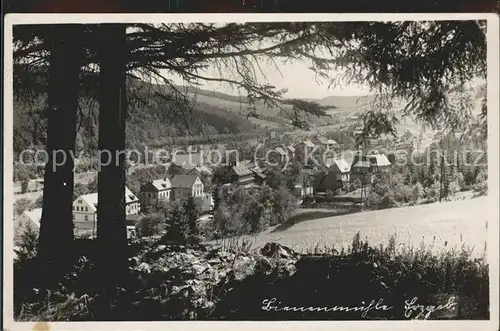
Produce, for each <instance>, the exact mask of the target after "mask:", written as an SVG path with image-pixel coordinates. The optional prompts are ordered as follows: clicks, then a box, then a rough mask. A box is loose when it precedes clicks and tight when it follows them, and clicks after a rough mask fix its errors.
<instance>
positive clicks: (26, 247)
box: [15, 226, 38, 262]
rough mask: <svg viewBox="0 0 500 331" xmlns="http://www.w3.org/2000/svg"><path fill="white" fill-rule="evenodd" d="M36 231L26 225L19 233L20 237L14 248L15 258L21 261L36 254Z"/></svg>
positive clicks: (29, 258)
mask: <svg viewBox="0 0 500 331" xmlns="http://www.w3.org/2000/svg"><path fill="white" fill-rule="evenodd" d="M37 246H38V233H37V232H36V231H35V230H34V229H33V228H32V227H31V226H27V227H26V228H25V230H24V231H23V232H22V234H21V238H20V240H19V243H18V245H17V248H16V249H15V253H16V256H17V260H18V261H19V262H23V261H26V260H31V259H33V258H34V257H35V256H36V254H37Z"/></svg>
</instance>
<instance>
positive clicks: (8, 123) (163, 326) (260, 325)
mask: <svg viewBox="0 0 500 331" xmlns="http://www.w3.org/2000/svg"><path fill="white" fill-rule="evenodd" d="M405 20H407V21H420V20H427V21H429V20H487V22H488V28H487V29H488V30H487V31H488V32H487V63H488V69H487V70H488V84H487V94H488V179H489V182H488V187H489V193H488V197H489V200H490V206H489V209H488V210H489V212H490V217H489V222H488V226H489V228H488V231H489V242H488V260H489V261H490V320H489V321H349V322H346V321H293V322H282V321H279V322H213V321H210V322H195V321H193V322H147V323H146V322H78V323H77V322H57V323H56V322H51V323H47V324H45V328H46V329H50V330H86V329H89V330H94V329H98V330H138V329H140V330H143V329H145V328H146V327H147V328H148V329H149V330H193V331H195V330H196V331H197V330H217V331H219V330H221V329H224V328H226V329H227V330H234V329H238V330H240V331H244V330H252V331H253V330H255V329H261V330H263V329H273V330H287V331H288V330H290V329H301V330H332V328H335V329H336V330H351V329H352V330H358V329H363V330H385V329H387V328H390V329H396V330H405V331H409V330H426V331H427V330H431V329H435V330H441V329H448V328H449V329H450V330H453V331H459V330H464V331H469V330H492V331H493V330H498V329H499V303H498V295H499V293H498V285H499V284H498V279H500V277H499V263H498V262H497V263H494V262H496V261H499V251H500V247H499V207H498V204H497V203H498V201H499V197H500V196H499V185H498V184H499V171H500V170H499V134H498V128H499V127H498V124H499V113H498V112H499V109H500V101H499V86H500V81H499V59H500V52H499V26H500V25H499V17H498V16H497V15H495V14H493V13H491V14H484V13H481V14H478V13H474V14H464V13H460V14H223V15H222V14H8V15H6V16H5V25H4V27H5V29H4V31H5V32H4V38H5V39H4V40H6V41H10V40H12V27H13V25H17V24H49V23H82V24H91V23H134V22H141V23H144V22H149V23H165V22H194V21H198V22H220V23H223V22H229V21H233V22H250V21H251V22H270V21H405ZM12 56H13V55H12V43H11V42H7V43H5V47H4V59H5V60H4V82H5V89H4V155H5V157H4V180H5V183H8V182H9V178H12V176H13V172H12V171H13V169H12V168H13V165H12V159H11V158H10V157H8V156H9V155H12V154H13V116H12V109H13V75H12ZM3 193H4V215H3V216H4V217H3V219H4V232H3V233H4V236H3V238H4V250H3V252H4V273H3V279H4V284H3V285H4V286H3V289H4V291H3V300H4V301H3V303H4V309H3V321H4V329H5V330H28V329H34V328H36V326H35V324H36V323H32V322H15V321H14V320H13V275H12V272H13V270H12V269H13V268H12V265H13V257H14V256H13V255H14V252H13V249H12V247H13V238H14V235H13V222H12V215H13V204H12V200H13V186H12V185H5V184H4V188H3ZM471 221H473V220H471ZM5 248H7V249H5ZM491 263H494V264H491ZM36 329H38V328H36Z"/></svg>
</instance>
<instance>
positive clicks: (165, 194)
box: [139, 177, 172, 208]
mask: <svg viewBox="0 0 500 331" xmlns="http://www.w3.org/2000/svg"><path fill="white" fill-rule="evenodd" d="M171 190H172V184H171V183H170V179H169V178H168V177H164V178H160V179H156V180H152V181H149V182H146V183H144V184H142V185H141V191H140V193H139V201H140V203H141V206H142V207H143V208H147V207H151V206H158V205H160V204H161V203H163V202H165V201H168V200H170V195H171Z"/></svg>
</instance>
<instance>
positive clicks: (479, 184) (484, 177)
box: [473, 170, 488, 195]
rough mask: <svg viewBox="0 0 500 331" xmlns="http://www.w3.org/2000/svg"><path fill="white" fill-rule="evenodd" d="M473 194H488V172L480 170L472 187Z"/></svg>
mask: <svg viewBox="0 0 500 331" xmlns="http://www.w3.org/2000/svg"><path fill="white" fill-rule="evenodd" d="M473 190H474V192H476V193H477V194H478V195H485V194H487V193H488V172H487V171H485V170H481V171H480V172H479V173H478V174H477V177H476V184H475V185H474V187H473Z"/></svg>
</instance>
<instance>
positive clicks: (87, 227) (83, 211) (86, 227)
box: [73, 187, 140, 233]
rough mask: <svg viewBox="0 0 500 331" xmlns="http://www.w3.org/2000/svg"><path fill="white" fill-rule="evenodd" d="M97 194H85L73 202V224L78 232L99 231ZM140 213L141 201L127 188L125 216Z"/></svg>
mask: <svg viewBox="0 0 500 331" xmlns="http://www.w3.org/2000/svg"><path fill="white" fill-rule="evenodd" d="M97 198H98V195H97V193H91V194H84V195H82V196H79V197H78V198H76V199H75V201H73V223H74V225H75V231H76V232H92V233H96V231H97ZM139 212H140V204H139V199H138V198H137V197H136V196H135V194H133V193H132V191H130V190H129V189H128V188H127V187H125V214H126V215H134V214H138V213H139Z"/></svg>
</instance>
